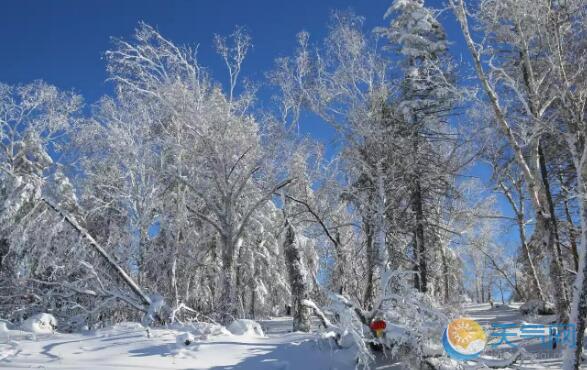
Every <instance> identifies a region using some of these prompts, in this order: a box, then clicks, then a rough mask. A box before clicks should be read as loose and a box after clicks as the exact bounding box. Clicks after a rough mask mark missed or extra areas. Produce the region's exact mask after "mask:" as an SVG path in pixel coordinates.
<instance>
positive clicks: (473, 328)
mask: <svg viewBox="0 0 587 370" xmlns="http://www.w3.org/2000/svg"><path fill="white" fill-rule="evenodd" d="M442 344H443V346H444V350H445V351H446V353H448V355H449V356H450V357H452V358H454V359H455V360H459V361H466V360H471V359H474V358H477V357H479V355H480V354H481V351H483V349H484V348H485V345H486V344H487V335H486V334H485V331H484V330H483V328H482V327H481V325H479V324H478V323H477V322H476V321H474V320H471V319H466V318H460V319H456V320H453V321H451V322H450V323H449V324H448V326H447V327H446V330H445V331H444V334H443V336H442Z"/></svg>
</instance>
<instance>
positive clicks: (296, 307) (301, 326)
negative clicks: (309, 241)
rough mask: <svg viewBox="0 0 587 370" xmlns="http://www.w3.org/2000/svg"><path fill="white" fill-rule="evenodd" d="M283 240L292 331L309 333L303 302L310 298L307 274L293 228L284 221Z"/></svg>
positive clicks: (308, 310)
mask: <svg viewBox="0 0 587 370" xmlns="http://www.w3.org/2000/svg"><path fill="white" fill-rule="evenodd" d="M285 227H286V230H285V240H284V242H283V249H284V252H285V264H286V265H287V271H288V274H289V281H290V285H291V296H292V301H293V302H292V303H293V304H292V309H293V312H292V314H293V331H304V332H309V331H310V309H309V308H308V307H306V306H305V305H304V304H303V302H304V300H307V299H309V298H310V296H309V289H308V274H307V271H306V267H305V265H304V260H303V256H302V252H301V250H300V247H299V245H298V242H297V240H296V233H295V230H294V228H293V226H292V225H291V224H290V223H289V222H288V221H287V220H286V222H285Z"/></svg>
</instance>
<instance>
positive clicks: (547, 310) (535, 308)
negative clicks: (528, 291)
mask: <svg viewBox="0 0 587 370" xmlns="http://www.w3.org/2000/svg"><path fill="white" fill-rule="evenodd" d="M520 312H521V313H522V314H524V315H554V313H555V309H554V305H553V304H552V303H550V302H545V301H542V300H540V299H531V300H529V301H528V302H526V303H524V304H523V305H521V306H520Z"/></svg>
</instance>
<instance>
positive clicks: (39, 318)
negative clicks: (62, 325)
mask: <svg viewBox="0 0 587 370" xmlns="http://www.w3.org/2000/svg"><path fill="white" fill-rule="evenodd" d="M56 328H57V319H56V318H55V316H53V315H51V314H48V313H39V314H36V315H34V316H31V317H29V318H28V319H26V320H25V321H24V322H23V323H22V325H21V329H22V330H24V331H28V332H31V333H35V334H52V333H54V332H55V329H56Z"/></svg>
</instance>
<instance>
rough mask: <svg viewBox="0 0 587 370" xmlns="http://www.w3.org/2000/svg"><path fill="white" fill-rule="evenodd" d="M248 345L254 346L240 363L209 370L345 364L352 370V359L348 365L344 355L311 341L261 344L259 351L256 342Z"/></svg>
mask: <svg viewBox="0 0 587 370" xmlns="http://www.w3.org/2000/svg"><path fill="white" fill-rule="evenodd" d="M211 344H212V345H213V344H215V343H211ZM234 344H244V345H248V344H246V343H234ZM251 345H252V346H254V347H253V348H251V350H250V351H249V352H250V356H249V355H248V356H247V357H246V358H244V359H243V360H242V361H241V362H239V363H237V364H234V365H227V366H215V367H211V368H209V370H296V369H302V370H313V369H317V370H318V369H320V370H323V369H329V368H332V367H335V368H339V369H345V368H346V367H345V366H344V365H345V364H346V363H348V364H349V365H348V368H349V369H353V368H354V364H353V362H352V358H351V359H350V360H351V362H348V359H349V356H348V354H346V353H344V352H341V351H334V350H330V349H328V348H321V347H323V346H319V345H318V344H317V342H316V341H314V340H302V341H299V342H288V343H281V344H280V343H277V344H276V343H272V344H265V345H262V346H261V347H262V348H261V349H259V343H254V344H251ZM266 351H268V352H266ZM333 365H335V366H333ZM341 365H342V366H341Z"/></svg>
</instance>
